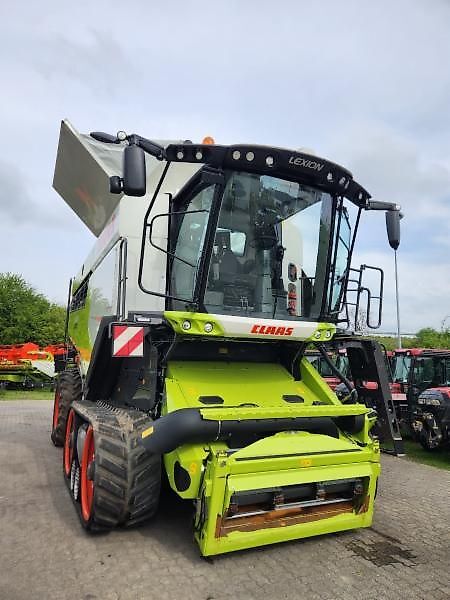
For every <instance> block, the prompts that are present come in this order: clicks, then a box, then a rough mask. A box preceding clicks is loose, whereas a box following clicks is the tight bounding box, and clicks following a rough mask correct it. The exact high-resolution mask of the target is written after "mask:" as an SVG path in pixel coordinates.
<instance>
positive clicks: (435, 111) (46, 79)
mask: <svg viewBox="0 0 450 600" xmlns="http://www.w3.org/2000/svg"><path fill="white" fill-rule="evenodd" d="M0 22H1V23H2V25H3V27H2V35H1V37H0V73H1V94H0V106H1V108H2V110H1V113H0V122H1V133H2V144H1V147H0V182H1V184H0V236H1V238H0V239H2V241H3V243H2V248H3V250H2V252H1V253H0V272H8V271H9V272H15V273H21V274H22V275H23V276H24V278H25V279H26V280H27V281H28V282H29V283H30V284H31V285H33V286H34V287H35V288H36V289H37V290H38V291H40V292H43V293H44V294H46V295H47V296H48V297H49V298H50V299H51V300H53V301H56V302H59V303H62V304H64V303H65V301H66V295H67V287H68V281H69V278H70V277H71V276H73V275H74V274H76V272H77V271H78V269H79V267H80V266H81V264H82V262H83V260H84V258H85V257H86V256H87V254H88V253H89V250H90V248H91V246H92V245H93V243H94V241H95V238H94V237H93V236H92V234H91V233H90V232H89V231H88V229H87V228H86V227H85V225H83V223H82V222H81V221H79V219H78V218H77V217H76V215H75V214H74V213H72V212H71V210H70V208H68V207H67V206H66V205H65V203H64V201H63V200H62V199H61V198H60V197H59V196H58V195H57V193H56V192H55V191H54V190H53V189H52V178H53V169H54V162H55V156H56V149H57V143H58V135H59V127H60V121H61V119H63V118H68V119H69V120H70V121H71V122H72V123H73V124H74V126H75V127H76V128H77V129H78V130H79V131H82V132H89V131H93V130H97V131H107V132H111V133H115V132H116V131H118V130H125V131H128V132H131V131H133V132H138V133H140V134H141V135H144V136H145V137H148V138H153V139H180V138H181V139H191V140H194V141H200V140H201V139H203V137H204V136H205V135H212V136H213V137H214V139H215V140H216V142H217V143H222V144H232V143H241V142H245V143H249V142H254V143H258V144H266V145H272V146H281V147H287V148H299V147H306V148H311V149H313V150H314V151H315V152H316V153H317V154H318V155H319V156H324V157H326V158H329V159H330V160H332V161H334V162H337V163H339V164H342V165H343V166H345V167H347V168H348V169H350V170H351V171H352V173H353V175H354V177H355V179H356V180H357V181H358V182H359V183H361V185H363V186H364V187H365V188H366V189H367V190H368V191H369V192H370V193H371V194H372V196H373V198H374V199H377V200H383V201H389V202H395V203H397V204H400V205H401V206H402V212H403V214H404V218H403V220H402V223H401V225H402V241H401V245H400V248H399V251H398V265H399V285H400V308H401V329H402V331H403V332H415V331H417V330H418V329H420V328H422V327H427V326H431V327H434V328H436V329H440V328H441V327H442V325H443V324H444V326H446V327H448V326H450V258H449V255H450V226H449V223H450V36H449V35H448V32H449V24H450V3H449V2H447V1H445V0H429V1H428V2H425V1H424V0H397V1H396V2H392V1H390V0H389V1H386V0H377V2H371V1H369V0H367V1H366V0H359V1H357V0H355V1H353V0H340V1H339V2H335V1H332V0H321V2H315V3H312V2H305V1H304V0H280V1H279V2H277V3H274V2H271V1H266V0H225V1H222V2H214V1H213V0H209V1H208V2H206V1H203V0H202V1H200V0H198V1H196V0H191V1H186V0H184V1H182V0H180V1H178V0H166V1H165V2H164V3H161V2H149V1H144V0H140V1H137V0H128V2H126V3H125V2H117V1H116V0H108V1H102V0H96V1H95V2H89V1H85V0H78V2H76V3H75V2H72V3H69V2H60V1H58V2H57V1H53V0H51V1H48V0H41V1H40V2H38V1H37V0H28V1H27V2H25V1H24V0H17V1H16V2H14V3H6V2H3V3H1V5H0ZM357 263H358V264H359V263H364V264H371V265H376V266H379V267H382V268H383V269H384V271H385V303H384V311H383V324H382V327H381V330H382V331H386V332H387V331H395V330H396V316H395V295H394V270H393V268H394V267H393V265H394V254H393V251H392V250H391V249H390V247H389V245H388V243H387V238H386V232H385V220H384V214H383V213H368V214H365V215H363V225H362V228H361V232H360V236H359V240H358V243H357V249H356V254H355V257H354V264H355V265H356V264H357Z"/></svg>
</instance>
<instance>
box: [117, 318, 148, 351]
mask: <svg viewBox="0 0 450 600" xmlns="http://www.w3.org/2000/svg"><path fill="white" fill-rule="evenodd" d="M112 337H113V351H112V355H113V356H144V328H143V327H135V326H130V325H113V326H112Z"/></svg>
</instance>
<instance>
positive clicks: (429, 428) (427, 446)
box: [419, 414, 442, 452]
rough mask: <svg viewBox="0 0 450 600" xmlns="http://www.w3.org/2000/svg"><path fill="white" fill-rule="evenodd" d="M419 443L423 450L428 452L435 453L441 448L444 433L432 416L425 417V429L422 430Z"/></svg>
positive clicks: (426, 415)
mask: <svg viewBox="0 0 450 600" xmlns="http://www.w3.org/2000/svg"><path fill="white" fill-rule="evenodd" d="M419 442H420V444H421V446H422V448H423V449H424V450H427V451H428V452H434V451H436V450H438V449H439V448H440V446H441V442H442V432H441V429H440V427H439V426H438V425H437V423H436V419H435V418H434V416H433V415H432V414H425V415H424V416H423V427H422V429H421V430H420V437H419Z"/></svg>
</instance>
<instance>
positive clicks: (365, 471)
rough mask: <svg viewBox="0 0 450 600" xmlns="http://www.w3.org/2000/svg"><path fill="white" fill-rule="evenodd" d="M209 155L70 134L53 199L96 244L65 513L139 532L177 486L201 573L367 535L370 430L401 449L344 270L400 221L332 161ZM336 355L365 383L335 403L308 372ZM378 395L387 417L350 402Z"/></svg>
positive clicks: (374, 472) (77, 360)
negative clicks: (280, 548)
mask: <svg viewBox="0 0 450 600" xmlns="http://www.w3.org/2000/svg"><path fill="white" fill-rule="evenodd" d="M209 142H210V143H206V140H205V143H202V144H195V143H192V142H190V141H179V142H158V143H157V142H154V141H151V140H148V139H145V138H142V137H141V136H139V135H134V134H133V135H127V134H126V133H124V132H119V133H118V134H117V136H111V135H108V134H104V133H98V132H96V133H92V134H90V135H83V134H79V133H78V132H77V131H76V130H75V129H74V128H73V127H72V126H71V125H70V124H69V123H68V122H67V121H63V123H62V126H61V133H60V141H59V148H58V155H57V161H56V168H55V177H54V187H55V189H56V190H57V191H58V192H59V194H60V195H61V196H62V197H63V199H64V200H65V201H66V202H67V203H68V204H69V206H71V207H72V208H73V210H74V211H75V212H76V214H77V215H78V216H79V217H80V218H81V219H82V220H83V222H84V223H85V224H86V225H87V226H88V227H89V228H90V230H91V231H92V232H93V233H94V234H95V235H96V236H97V237H98V240H97V243H96V245H95V247H94V249H93V250H92V252H91V254H90V255H89V257H88V258H87V260H86V261H85V263H84V264H83V265H82V267H81V269H80V271H79V273H78V275H77V277H76V278H75V279H74V280H73V281H72V284H71V290H70V293H69V300H68V319H67V322H68V332H67V333H68V336H67V348H66V350H67V351H66V354H65V355H64V356H65V359H64V360H65V364H64V365H63V367H64V369H63V370H62V371H61V373H60V374H59V377H58V383H57V388H56V393H55V402H54V412H53V422H52V433H51V438H52V441H53V443H54V444H55V445H59V446H63V447H64V449H63V460H62V462H63V474H64V479H65V482H66V484H67V487H68V491H69V494H70V497H71V499H72V501H73V503H74V506H75V508H76V510H77V512H78V514H79V517H80V520H81V523H82V525H83V526H84V527H85V528H86V529H87V530H89V531H97V530H109V529H111V528H113V527H115V526H118V525H122V526H124V525H135V524H137V523H139V522H141V521H144V520H146V519H149V518H151V517H153V516H154V515H155V513H156V510H157V506H158V501H159V496H160V489H161V481H162V478H167V480H168V483H169V486H170V488H171V489H172V490H173V492H175V493H176V494H178V495H179V496H180V497H181V498H183V499H185V500H188V501H191V502H192V503H193V504H194V537H195V539H196V541H197V543H198V545H199V547H200V551H201V553H202V554H203V555H214V554H220V553H223V552H230V551H234V550H241V549H244V548H250V547H255V546H261V545H265V544H271V543H274V542H281V541H286V540H293V539H299V538H304V537H309V536H314V535H319V534H323V533H329V532H335V531H341V530H345V529H353V528H358V527H367V526H370V524H371V523H372V515H373V510H374V501H375V494H376V487H377V480H378V475H379V471H380V466H379V460H380V452H379V451H380V447H379V440H378V439H377V438H376V437H374V436H373V435H371V429H372V428H373V426H374V424H375V421H376V420H377V418H378V421H379V422H380V423H381V424H382V425H381V427H380V431H381V433H384V434H385V437H386V438H389V439H390V440H391V441H392V443H393V445H394V449H395V450H396V451H397V452H401V449H402V446H401V437H399V435H398V433H397V432H396V431H395V429H394V423H395V419H393V416H392V401H391V397H390V390H389V384H388V380H387V377H386V373H385V369H384V364H383V363H384V358H383V353H382V351H381V348H380V346H379V345H378V344H377V343H376V342H373V341H370V340H361V339H358V338H355V337H352V336H349V335H346V334H345V332H344V327H343V325H345V322H346V318H345V317H342V318H341V315H342V314H343V309H344V307H345V306H346V303H347V302H350V300H349V297H348V292H349V286H348V284H349V282H350V281H351V280H352V278H354V277H356V279H358V281H359V287H358V290H357V292H358V293H357V301H356V305H355V309H356V313H357V312H358V307H359V302H360V300H361V298H362V295H363V293H366V292H367V298H368V305H370V302H371V299H374V298H375V299H378V301H379V314H380V315H381V297H382V293H381V292H382V290H381V287H380V291H379V293H376V294H375V295H372V294H370V293H369V290H368V288H367V286H365V285H364V283H363V281H362V279H363V276H364V273H367V271H368V270H370V269H371V267H369V266H367V265H363V267H361V268H360V269H358V270H356V271H352V270H351V268H350V264H351V257H352V253H353V248H354V245H355V240H356V233H357V230H358V225H359V221H360V218H361V215H362V213H363V212H365V211H371V210H383V211H387V212H388V213H392V214H393V219H389V220H387V222H388V221H389V222H390V223H392V222H393V223H394V224H395V223H397V224H398V222H399V207H398V206H396V205H395V204H390V203H384V202H377V201H374V200H371V198H370V195H369V194H368V192H367V191H366V190H365V189H364V188H363V187H361V186H360V185H359V184H358V183H357V182H356V181H355V180H354V179H353V177H352V175H351V173H349V172H348V171H347V170H346V169H344V168H342V167H340V166H339V165H337V164H335V163H332V162H330V161H328V160H325V159H322V158H319V157H316V156H313V155H310V154H305V153H302V152H299V151H292V150H285V149H281V148H274V147H268V146H256V145H250V144H246V145H233V146H219V145H215V144H214V143H211V140H209ZM394 229H395V228H394ZM388 234H389V235H390V236H391V235H394V234H395V232H394V234H393V232H392V227H390V226H389V224H388ZM376 271H377V272H380V271H379V270H378V269H377V270H376ZM355 272H356V276H355ZM352 273H353V274H352ZM351 274H352V277H351ZM365 308H366V307H365ZM369 308H370V306H369ZM369 313H370V310H367V314H369ZM378 324H379V323H378ZM371 326H372V325H371ZM332 339H333V340H334V341H335V343H336V344H338V345H341V346H342V348H344V347H345V350H346V353H347V357H348V361H349V372H350V373H351V376H352V379H353V381H354V382H355V383H354V385H355V388H356V391H355V392H351V393H350V394H349V397H348V398H346V399H345V401H344V402H341V401H339V400H338V398H337V397H336V395H335V394H334V393H333V392H332V390H331V389H330V388H329V386H327V385H326V383H325V382H324V380H323V379H322V378H321V377H320V375H319V373H318V372H317V371H316V369H314V367H313V365H312V364H311V363H310V362H309V361H308V359H307V357H306V349H307V347H308V346H309V344H311V343H314V344H317V345H318V349H319V352H322V350H321V344H322V343H324V342H328V341H330V340H332ZM325 354H326V353H325ZM368 380H370V381H375V382H376V383H377V401H376V406H377V412H375V411H374V410H373V408H372V407H368V406H366V404H365V403H364V402H361V398H362V399H364V396H363V394H362V395H361V396H358V394H359V392H360V390H359V388H360V387H361V386H360V382H362V381H368Z"/></svg>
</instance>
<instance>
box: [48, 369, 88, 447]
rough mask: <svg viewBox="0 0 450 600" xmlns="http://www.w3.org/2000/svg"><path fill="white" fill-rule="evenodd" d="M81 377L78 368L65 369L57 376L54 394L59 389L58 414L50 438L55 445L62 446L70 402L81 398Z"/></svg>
mask: <svg viewBox="0 0 450 600" xmlns="http://www.w3.org/2000/svg"><path fill="white" fill-rule="evenodd" d="M81 388H82V384H81V377H80V373H79V371H78V369H67V370H66V371H63V372H62V373H61V375H60V376H59V377H58V383H57V387H56V391H55V394H56V393H57V391H58V390H59V392H60V402H59V414H58V422H57V423H56V427H55V428H54V429H52V433H51V439H52V442H53V443H54V444H55V446H64V438H65V436H66V425H67V417H68V415H69V410H70V406H71V404H72V402H75V401H77V400H81Z"/></svg>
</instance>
